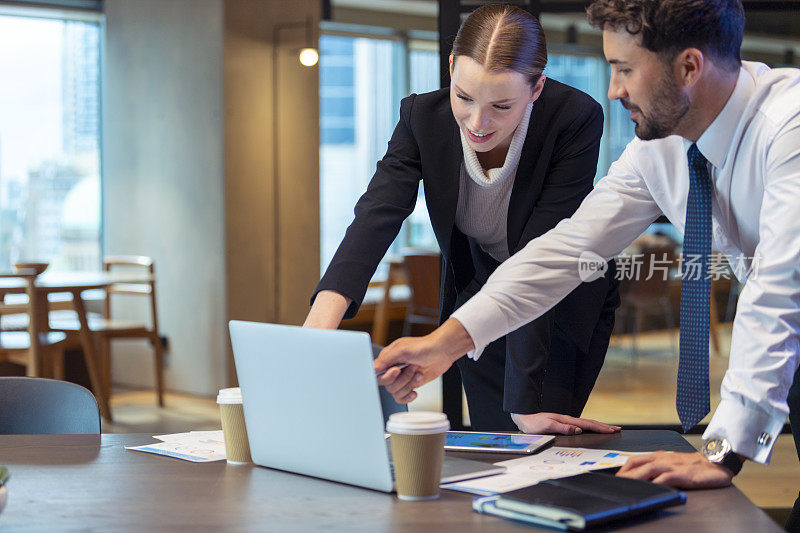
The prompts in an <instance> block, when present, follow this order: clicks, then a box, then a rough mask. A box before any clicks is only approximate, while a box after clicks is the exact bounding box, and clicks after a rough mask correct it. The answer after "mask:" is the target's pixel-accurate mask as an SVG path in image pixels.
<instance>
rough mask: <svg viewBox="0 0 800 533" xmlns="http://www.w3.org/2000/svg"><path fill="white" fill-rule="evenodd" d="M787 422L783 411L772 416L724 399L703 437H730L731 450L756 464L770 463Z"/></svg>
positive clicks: (728, 439) (728, 438) (705, 438)
mask: <svg viewBox="0 0 800 533" xmlns="http://www.w3.org/2000/svg"><path fill="white" fill-rule="evenodd" d="M785 422H786V414H784V413H775V414H772V415H770V414H768V413H765V412H764V411H762V410H760V409H753V408H751V407H748V406H745V405H742V404H741V403H739V402H737V401H735V400H731V399H723V400H722V401H721V402H720V403H719V406H718V407H717V410H716V411H715V412H714V416H713V417H712V418H711V423H709V424H708V427H707V428H706V431H705V433H703V440H707V439H712V438H723V439H727V441H728V442H730V443H731V449H733V451H734V452H736V453H738V454H739V455H744V456H745V457H747V458H749V459H751V460H752V461H755V462H756V463H761V464H769V460H770V457H771V456H772V447H773V445H774V444H775V441H776V440H777V438H778V435H780V433H781V430H782V429H783V424H784V423H785Z"/></svg>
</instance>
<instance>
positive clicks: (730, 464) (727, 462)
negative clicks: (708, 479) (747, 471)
mask: <svg viewBox="0 0 800 533" xmlns="http://www.w3.org/2000/svg"><path fill="white" fill-rule="evenodd" d="M716 464H718V465H721V466H724V467H725V468H727V469H728V470H730V471H731V472H733V475H734V476H735V475H736V474H738V473H739V471H740V470H741V469H742V466H744V461H742V460H741V459H739V456H738V455H736V454H735V453H734V452H728V453H726V454H725V457H723V458H722V460H721V461H718V462H717V463H716Z"/></svg>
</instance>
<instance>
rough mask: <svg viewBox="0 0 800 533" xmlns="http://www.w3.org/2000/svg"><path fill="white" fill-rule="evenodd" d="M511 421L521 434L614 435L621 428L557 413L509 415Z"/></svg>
mask: <svg viewBox="0 0 800 533" xmlns="http://www.w3.org/2000/svg"><path fill="white" fill-rule="evenodd" d="M511 419H512V420H513V421H514V423H515V424H516V425H517V427H518V428H519V430H520V431H522V432H523V433H537V434H541V433H560V434H562V435H579V434H581V433H583V432H584V431H594V432H595V433H616V432H617V431H619V430H620V429H621V428H620V427H619V426H612V425H609V424H604V423H602V422H598V421H597V420H591V419H589V418H575V417H572V416H569V415H561V414H558V413H534V414H531V415H520V414H516V413H511Z"/></svg>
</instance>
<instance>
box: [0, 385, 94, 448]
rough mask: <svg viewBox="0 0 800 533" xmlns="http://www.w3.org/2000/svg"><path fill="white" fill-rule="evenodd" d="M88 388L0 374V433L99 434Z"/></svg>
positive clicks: (92, 396)
mask: <svg viewBox="0 0 800 533" xmlns="http://www.w3.org/2000/svg"><path fill="white" fill-rule="evenodd" d="M99 433H100V411H99V409H98V407H97V401H96V400H95V398H94V395H92V393H91V392H89V391H88V390H87V389H85V388H83V387H81V386H80V385H76V384H74V383H69V382H67V381H58V380H54V379H46V378H32V377H0V435H55V434H95V435H97V434H99Z"/></svg>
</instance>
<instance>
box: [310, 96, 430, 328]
mask: <svg viewBox="0 0 800 533" xmlns="http://www.w3.org/2000/svg"><path fill="white" fill-rule="evenodd" d="M415 96H416V95H414V94H412V95H411V96H409V97H407V98H404V99H403V100H402V102H401V103H400V120H399V121H398V123H397V126H396V127H395V129H394V133H393V134H392V137H391V139H390V140H389V145H388V149H387V151H386V155H384V156H383V158H382V159H381V160H380V161H379V162H378V165H377V168H376V170H375V174H374V175H373V176H372V179H371V180H370V182H369V186H368V187H367V191H366V192H365V193H364V194H363V195H362V196H361V198H360V199H359V200H358V202H357V203H356V207H355V218H354V219H353V222H352V223H351V224H350V226H349V227H348V228H347V231H346V232H345V235H344V239H342V242H341V244H339V248H338V249H337V250H336V253H335V254H334V256H333V259H332V260H331V263H330V265H328V268H327V270H326V271H325V274H324V275H323V276H322V279H321V280H320V282H319V284H318V285H317V288H316V289H315V290H314V294H313V295H312V296H311V303H312V304H313V303H314V299H315V298H316V297H317V294H318V293H319V292H320V291H323V290H333V291H336V292H338V293H341V294H343V295H345V296H347V297H348V298H350V299H351V300H352V303H351V304H350V306H349V307H348V308H347V311H346V312H345V315H344V318H352V317H353V316H354V315H355V314H356V312H357V311H358V308H359V306H360V305H361V302H362V301H363V299H364V294H365V293H366V291H367V286H368V285H369V281H370V279H371V278H372V275H373V274H374V273H375V269H376V268H377V267H378V264H379V263H380V261H381V259H383V256H384V255H385V254H386V250H388V249H389V246H390V245H391V244H392V242H393V241H394V239H395V237H397V234H398V233H399V232H400V228H401V226H402V224H403V221H404V220H405V219H406V217H408V215H410V214H411V212H412V211H413V210H414V206H415V205H416V201H417V191H418V189H419V181H420V179H421V178H422V171H421V164H420V155H419V147H418V145H417V141H416V139H415V138H414V135H413V133H412V131H411V112H412V109H413V106H414V98H415Z"/></svg>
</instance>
